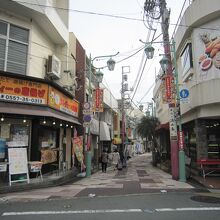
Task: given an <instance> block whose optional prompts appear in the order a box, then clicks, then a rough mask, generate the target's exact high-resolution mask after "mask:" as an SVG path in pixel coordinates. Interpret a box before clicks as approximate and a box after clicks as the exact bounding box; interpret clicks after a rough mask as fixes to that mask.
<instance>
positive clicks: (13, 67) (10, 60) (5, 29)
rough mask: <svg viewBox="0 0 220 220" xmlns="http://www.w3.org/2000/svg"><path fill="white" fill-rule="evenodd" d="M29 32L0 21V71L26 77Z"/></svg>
mask: <svg viewBox="0 0 220 220" xmlns="http://www.w3.org/2000/svg"><path fill="white" fill-rule="evenodd" d="M28 40H29V31H28V30H27V29H24V28H21V27H18V26H15V25H12V24H9V23H6V22H2V21H0V70H3V71H8V72H13V73H18V74H22V75H25V74H26V67H27V54H28Z"/></svg>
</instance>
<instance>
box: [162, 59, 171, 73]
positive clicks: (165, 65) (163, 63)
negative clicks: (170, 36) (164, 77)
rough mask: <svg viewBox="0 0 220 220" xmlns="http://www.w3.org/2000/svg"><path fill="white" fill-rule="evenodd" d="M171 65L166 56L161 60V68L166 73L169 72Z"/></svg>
mask: <svg viewBox="0 0 220 220" xmlns="http://www.w3.org/2000/svg"><path fill="white" fill-rule="evenodd" d="M168 65H169V59H168V58H167V57H166V56H163V58H162V59H161V60H160V66H161V69H162V70H163V71H164V72H165V73H166V72H167V70H168Z"/></svg>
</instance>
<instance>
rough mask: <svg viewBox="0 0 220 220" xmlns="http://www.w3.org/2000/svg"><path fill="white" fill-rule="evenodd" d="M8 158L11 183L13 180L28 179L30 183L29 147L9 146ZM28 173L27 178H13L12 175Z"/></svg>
mask: <svg viewBox="0 0 220 220" xmlns="http://www.w3.org/2000/svg"><path fill="white" fill-rule="evenodd" d="M8 159H9V184H10V186H11V183H12V182H20V181H24V180H27V182H28V183H29V173H28V161H27V149H26V148H24V147H19V148H8ZM16 174H26V175H25V176H26V177H25V179H23V178H22V179H16V180H11V176H12V175H16Z"/></svg>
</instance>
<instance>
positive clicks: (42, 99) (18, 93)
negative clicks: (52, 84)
mask: <svg viewBox="0 0 220 220" xmlns="http://www.w3.org/2000/svg"><path fill="white" fill-rule="evenodd" d="M47 93H48V85H47V84H43V83H39V82H34V81H29V80H22V79H16V78H11V77H6V76H0V100H4V101H9V102H19V103H30V104H39V105H46V104H47Z"/></svg>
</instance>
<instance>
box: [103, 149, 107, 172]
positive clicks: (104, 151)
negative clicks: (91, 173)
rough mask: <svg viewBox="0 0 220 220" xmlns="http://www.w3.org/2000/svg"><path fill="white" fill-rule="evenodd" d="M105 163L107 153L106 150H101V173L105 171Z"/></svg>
mask: <svg viewBox="0 0 220 220" xmlns="http://www.w3.org/2000/svg"><path fill="white" fill-rule="evenodd" d="M107 164H108V153H107V152H106V150H103V152H102V172H103V173H106V170H107Z"/></svg>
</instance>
